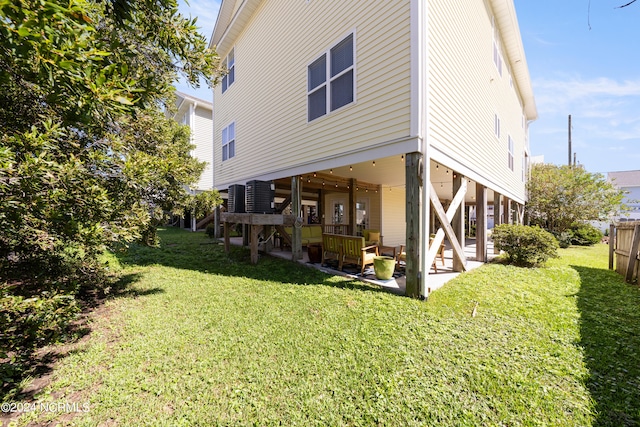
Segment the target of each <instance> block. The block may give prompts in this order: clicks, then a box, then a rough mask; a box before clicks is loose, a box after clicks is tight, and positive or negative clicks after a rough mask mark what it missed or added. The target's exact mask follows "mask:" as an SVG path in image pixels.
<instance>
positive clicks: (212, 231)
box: [204, 222, 216, 239]
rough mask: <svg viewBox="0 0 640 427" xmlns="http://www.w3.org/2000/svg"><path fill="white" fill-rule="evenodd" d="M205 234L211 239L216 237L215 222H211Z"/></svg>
mask: <svg viewBox="0 0 640 427" xmlns="http://www.w3.org/2000/svg"><path fill="white" fill-rule="evenodd" d="M204 232H205V233H206V234H207V236H209V237H210V238H212V239H213V238H214V237H216V226H215V224H214V223H213V222H210V223H209V224H208V225H207V228H205V229H204Z"/></svg>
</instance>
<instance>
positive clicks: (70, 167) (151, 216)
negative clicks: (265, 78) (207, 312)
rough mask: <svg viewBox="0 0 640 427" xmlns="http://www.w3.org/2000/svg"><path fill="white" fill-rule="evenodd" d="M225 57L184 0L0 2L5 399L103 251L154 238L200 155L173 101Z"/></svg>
mask: <svg viewBox="0 0 640 427" xmlns="http://www.w3.org/2000/svg"><path fill="white" fill-rule="evenodd" d="M219 74H220V70H219V60H218V57H217V55H216V53H215V52H214V51H213V50H209V49H208V48H207V43H206V40H205V38H204V37H203V36H202V35H200V34H199V33H198V32H197V28H196V26H195V20H191V19H187V18H185V17H183V16H181V15H180V14H179V13H178V8H177V3H176V1H175V0H156V1H147V0H142V1H135V0H106V1H105V0H0V129H1V133H0V326H1V327H0V330H1V331H2V332H0V359H6V358H10V360H11V363H1V364H0V377H1V378H3V379H4V380H3V382H2V384H3V385H2V386H1V387H2V388H1V389H0V400H2V395H3V394H4V393H5V385H6V384H9V387H11V385H10V384H11V381H9V379H10V378H14V380H15V382H16V383H19V381H20V378H21V376H25V375H30V372H32V371H29V363H30V362H29V361H30V360H31V352H32V351H33V349H34V347H36V346H41V345H43V344H46V343H47V342H49V341H52V340H56V339H58V338H59V337H61V336H62V335H64V331H65V325H66V324H67V323H68V321H69V320H70V319H71V318H73V316H74V315H75V313H76V312H77V311H78V309H79V307H78V304H77V301H76V300H75V296H76V295H77V293H78V292H79V290H80V289H81V287H83V286H84V287H85V288H86V287H87V286H88V287H98V286H99V285H100V284H101V283H103V282H104V279H105V275H104V269H103V268H102V266H101V265H100V264H99V262H98V255H99V254H100V253H101V252H102V250H103V249H104V247H105V246H106V245H109V244H112V243H115V242H131V241H134V240H144V241H147V242H151V243H152V242H153V241H154V238H155V233H154V232H155V227H156V225H157V223H158V221H160V220H161V219H162V217H163V215H164V213H165V212H166V211H168V210H171V209H175V208H180V207H184V206H191V204H193V200H192V198H191V196H190V195H189V193H190V192H189V191H188V190H189V185H191V184H193V183H195V182H196V181H197V179H198V177H199V175H200V174H201V172H202V168H203V164H202V163H200V162H198V161H197V160H195V159H193V158H192V157H191V156H190V154H189V153H190V150H191V149H192V147H191V145H190V142H189V133H188V129H187V128H186V127H185V126H181V125H179V124H177V123H175V122H174V121H173V120H172V119H169V118H168V117H167V116H166V115H165V114H164V112H163V109H167V108H171V106H172V105H173V104H174V95H173V94H174V92H175V89H174V88H173V83H174V82H175V81H176V80H177V77H178V76H179V75H182V76H184V77H185V78H186V79H187V81H188V82H190V83H191V84H192V85H194V86H197V84H198V82H199V79H200V78H204V79H205V81H206V82H207V84H209V85H215V84H216V83H217V80H218V76H219Z"/></svg>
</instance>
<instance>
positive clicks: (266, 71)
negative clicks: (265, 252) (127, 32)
mask: <svg viewBox="0 0 640 427" xmlns="http://www.w3.org/2000/svg"><path fill="white" fill-rule="evenodd" d="M211 44H212V46H215V47H216V48H217V51H218V53H219V54H220V56H221V58H222V59H223V61H224V63H225V65H226V67H227V69H228V74H227V75H226V76H225V77H224V78H223V80H222V83H221V85H219V86H217V87H216V88H215V89H214V153H213V159H214V160H213V184H214V186H215V187H217V188H218V189H220V190H224V189H226V188H228V187H229V186H230V185H233V184H244V183H246V182H248V181H251V180H262V181H274V182H275V183H276V195H279V196H281V197H283V198H286V197H287V195H288V194H289V195H290V193H291V191H292V188H293V189H294V190H293V191H300V192H301V195H300V196H301V197H298V198H294V199H295V200H304V201H306V202H305V203H306V204H307V205H309V204H312V205H313V206H311V208H313V209H314V213H312V215H316V216H317V217H318V220H319V221H321V222H322V224H323V226H324V227H325V230H327V231H337V230H344V232H346V233H350V234H356V233H358V232H359V231H360V230H361V229H363V228H368V229H379V230H381V233H382V235H383V236H384V244H385V245H405V246H406V248H407V249H406V250H407V257H406V258H407V268H406V277H407V293H408V294H410V295H412V296H426V295H427V292H428V291H427V290H428V274H429V269H430V266H431V262H432V260H433V258H434V257H435V251H433V253H432V252H430V246H429V238H428V236H429V234H430V233H434V232H436V230H438V229H439V231H438V233H436V238H435V241H434V245H433V246H438V245H439V242H441V241H442V239H443V237H444V236H445V235H446V236H447V238H448V239H449V241H450V243H451V244H452V245H453V249H454V256H455V261H456V263H455V266H456V268H457V269H459V270H462V269H464V267H465V259H464V255H463V254H462V253H461V250H460V246H461V245H463V244H464V235H465V230H464V224H465V223H466V221H465V219H464V213H465V208H464V206H465V205H471V206H474V211H475V213H476V216H477V224H476V228H477V244H476V247H477V253H476V255H477V256H476V258H477V259H479V260H486V256H487V255H486V240H487V236H486V229H487V222H486V217H487V204H488V203H493V205H494V209H495V210H496V212H498V214H497V215H495V219H494V221H495V222H500V221H506V220H509V219H510V218H512V217H514V218H515V217H518V215H516V213H517V212H522V206H523V205H524V203H525V197H526V196H525V181H526V179H527V168H528V158H529V155H530V150H529V143H528V126H529V123H530V122H531V121H532V120H534V119H535V118H536V117H537V112H536V106H535V102H534V98H533V91H532V87H531V82H530V78H529V72H528V68H527V61H526V58H525V54H524V49H523V45H522V41H521V38H520V33H519V28H518V20H517V17H516V12H515V9H514V4H513V0H461V1H455V2H454V1H450V0H401V1H379V0H374V1H368V2H363V1H355V0H322V1H321V0H300V1H291V0H243V1H240V0H223V1H222V4H221V7H220V11H219V15H218V19H217V22H216V26H215V29H214V32H213V36H212V39H211ZM456 195H457V197H455V196H456ZM311 208H310V209H311ZM445 208H447V209H448V210H449V212H446V211H445ZM505 208H506V209H505ZM296 212H297V210H296ZM501 212H502V213H501ZM504 212H506V214H505V213H504ZM300 215H309V212H305V211H304V209H302V211H301V214H300Z"/></svg>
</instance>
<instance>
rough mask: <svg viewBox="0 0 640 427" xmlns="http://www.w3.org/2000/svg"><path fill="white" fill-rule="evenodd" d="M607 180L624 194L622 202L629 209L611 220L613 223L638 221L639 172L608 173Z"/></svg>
mask: <svg viewBox="0 0 640 427" xmlns="http://www.w3.org/2000/svg"><path fill="white" fill-rule="evenodd" d="M607 180H608V181H610V182H611V183H612V184H613V185H615V186H616V187H618V188H619V189H621V190H624V191H625V192H626V194H625V197H624V199H623V201H622V202H623V203H624V204H625V205H627V206H628V207H629V209H630V210H629V211H628V212H623V213H621V214H619V216H618V217H616V218H613V219H614V220H615V221H640V170H636V171H622V172H609V173H607Z"/></svg>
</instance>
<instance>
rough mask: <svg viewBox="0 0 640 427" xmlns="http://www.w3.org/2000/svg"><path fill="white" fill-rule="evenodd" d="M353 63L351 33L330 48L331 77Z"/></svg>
mask: <svg viewBox="0 0 640 427" xmlns="http://www.w3.org/2000/svg"><path fill="white" fill-rule="evenodd" d="M352 65H353V34H351V35H350V36H349V37H347V38H346V39H344V40H342V41H341V42H340V43H338V44H337V45H336V46H335V47H334V48H333V49H331V77H333V76H335V75H338V74H340V73H341V72H342V71H344V70H346V69H347V68H349V67H351V66H352Z"/></svg>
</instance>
